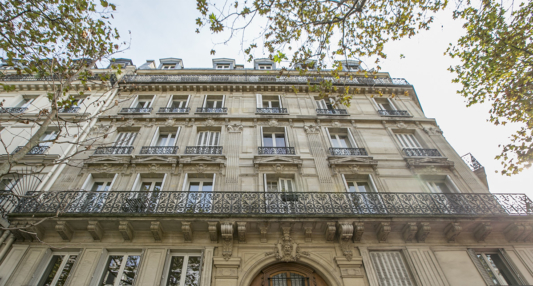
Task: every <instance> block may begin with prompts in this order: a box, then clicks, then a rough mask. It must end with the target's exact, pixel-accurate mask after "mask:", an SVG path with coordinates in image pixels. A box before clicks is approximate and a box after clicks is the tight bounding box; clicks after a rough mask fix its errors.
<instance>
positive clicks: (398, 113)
mask: <svg viewBox="0 0 533 286" xmlns="http://www.w3.org/2000/svg"><path fill="white" fill-rule="evenodd" d="M378 113H379V115H381V116H408V117H410V116H411V114H410V113H409V111H407V110H385V109H382V110H378Z"/></svg>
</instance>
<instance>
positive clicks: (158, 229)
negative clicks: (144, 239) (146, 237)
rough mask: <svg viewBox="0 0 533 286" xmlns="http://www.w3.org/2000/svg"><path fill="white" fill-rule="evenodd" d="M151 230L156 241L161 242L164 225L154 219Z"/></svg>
mask: <svg viewBox="0 0 533 286" xmlns="http://www.w3.org/2000/svg"><path fill="white" fill-rule="evenodd" d="M150 231H151V232H152V235H153V236H154V240H155V241H156V242H161V241H162V240H163V227H162V226H161V223H160V222H158V221H153V222H152V223H151V224H150Z"/></svg>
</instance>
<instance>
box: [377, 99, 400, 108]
mask: <svg viewBox="0 0 533 286" xmlns="http://www.w3.org/2000/svg"><path fill="white" fill-rule="evenodd" d="M374 102H375V103H376V105H377V106H378V109H379V110H396V107H395V106H394V104H393V103H392V101H391V100H390V99H388V98H374Z"/></svg>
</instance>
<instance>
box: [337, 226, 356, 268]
mask: <svg viewBox="0 0 533 286" xmlns="http://www.w3.org/2000/svg"><path fill="white" fill-rule="evenodd" d="M338 230H339V244H340V246H341V250H342V254H343V255H344V257H346V259H347V260H348V261H351V260H352V257H353V251H352V249H353V246H352V244H351V243H350V240H352V237H353V224H351V223H348V222H341V223H339V228H338Z"/></svg>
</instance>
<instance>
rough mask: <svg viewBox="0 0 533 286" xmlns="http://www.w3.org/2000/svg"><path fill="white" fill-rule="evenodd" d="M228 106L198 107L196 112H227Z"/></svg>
mask: <svg viewBox="0 0 533 286" xmlns="http://www.w3.org/2000/svg"><path fill="white" fill-rule="evenodd" d="M227 112H228V108H227V107H219V108H210V107H198V108H196V113H227Z"/></svg>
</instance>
